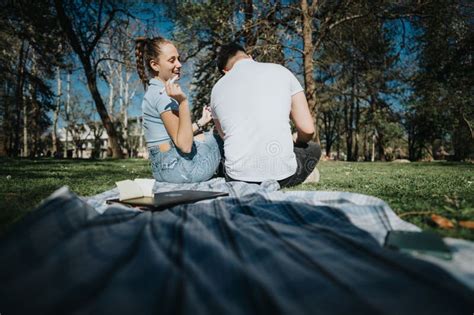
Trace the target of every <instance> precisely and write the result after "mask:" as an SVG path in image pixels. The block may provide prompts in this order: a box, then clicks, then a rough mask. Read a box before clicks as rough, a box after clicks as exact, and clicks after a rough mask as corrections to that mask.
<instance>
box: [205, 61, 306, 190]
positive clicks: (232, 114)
mask: <svg viewBox="0 0 474 315" xmlns="http://www.w3.org/2000/svg"><path fill="white" fill-rule="evenodd" d="M302 90H303V89H302V87H301V85H300V84H299V82H298V80H297V79H296V78H295V77H294V75H293V74H292V73H291V72H290V71H289V70H288V69H286V68H284V67H283V66H280V65H277V64H271V63H259V62H255V61H253V60H251V59H243V60H240V61H238V62H237V63H236V64H235V65H234V66H233V68H232V70H231V71H229V72H228V73H227V74H226V75H225V76H224V77H223V78H221V79H220V80H219V82H217V84H216V85H215V86H214V88H213V90H212V96H211V107H212V110H213V113H214V117H215V118H217V119H218V120H219V122H220V125H221V128H222V131H223V132H224V134H225V138H224V151H225V158H226V162H225V166H226V171H227V174H228V175H229V176H230V177H231V178H234V179H238V180H244V181H255V182H259V181H263V180H267V179H276V180H280V179H283V178H286V177H288V176H291V175H292V174H294V173H295V171H296V159H295V154H294V152H293V140H292V136H291V128H290V118H289V116H290V111H291V97H292V95H294V94H296V93H298V92H301V91H302Z"/></svg>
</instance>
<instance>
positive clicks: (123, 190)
mask: <svg viewBox="0 0 474 315" xmlns="http://www.w3.org/2000/svg"><path fill="white" fill-rule="evenodd" d="M154 183H155V180H154V179H135V180H134V181H132V180H124V181H120V182H117V183H116V184H117V187H118V189H119V193H120V197H119V198H116V199H109V200H107V203H108V204H113V203H121V204H125V205H129V206H133V207H138V208H141V209H144V210H151V211H159V210H164V209H167V208H170V207H173V206H177V205H180V204H186V203H193V202H197V201H201V200H206V199H213V198H217V197H222V196H228V195H229V194H228V193H225V192H218V191H201V190H176V191H166V192H160V193H153V186H154Z"/></svg>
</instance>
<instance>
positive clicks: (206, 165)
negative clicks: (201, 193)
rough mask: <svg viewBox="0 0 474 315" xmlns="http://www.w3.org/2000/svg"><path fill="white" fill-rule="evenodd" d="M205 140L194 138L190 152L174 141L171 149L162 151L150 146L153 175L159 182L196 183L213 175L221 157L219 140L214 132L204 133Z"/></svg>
mask: <svg viewBox="0 0 474 315" xmlns="http://www.w3.org/2000/svg"><path fill="white" fill-rule="evenodd" d="M204 137H205V139H204V141H199V140H196V139H194V142H193V146H192V149H191V152H190V153H183V152H181V151H180V150H179V149H178V148H176V147H175V145H174V144H173V142H172V141H170V143H171V149H170V150H169V151H167V152H160V150H159V149H158V148H157V147H152V148H149V149H148V151H149V153H150V154H149V156H150V161H151V170H152V173H153V177H154V178H155V179H156V180H157V181H159V182H169V183H196V182H203V181H206V180H208V179H210V178H211V177H212V175H214V172H215V171H216V169H217V167H218V166H219V162H220V159H221V154H220V151H219V147H218V144H217V140H216V138H215V136H214V134H213V133H212V132H206V133H204Z"/></svg>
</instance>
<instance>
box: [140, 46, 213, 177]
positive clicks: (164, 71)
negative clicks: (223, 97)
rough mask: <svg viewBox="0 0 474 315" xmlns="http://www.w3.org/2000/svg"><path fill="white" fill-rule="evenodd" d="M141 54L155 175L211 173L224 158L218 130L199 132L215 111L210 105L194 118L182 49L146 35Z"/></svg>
mask: <svg viewBox="0 0 474 315" xmlns="http://www.w3.org/2000/svg"><path fill="white" fill-rule="evenodd" d="M135 54H136V59H137V71H138V75H139V76H140V79H141V81H142V83H143V86H144V88H145V91H146V92H145V96H144V98H143V102H142V111H143V125H144V130H145V140H146V143H147V148H148V151H149V156H150V160H151V168H152V172H153V177H155V179H156V180H157V181H162V182H172V183H191V182H201V181H206V180H208V179H210V178H211V177H212V175H213V174H214V172H215V171H216V169H217V167H218V165H219V161H220V158H221V155H220V152H219V147H218V144H217V139H216V138H215V137H214V135H213V133H212V132H206V133H201V134H199V135H198V136H196V137H194V134H195V133H198V132H200V131H202V127H203V126H204V125H205V124H207V123H208V122H209V121H210V120H211V114H210V111H209V109H208V108H204V109H203V113H202V117H201V118H200V119H199V120H198V121H197V122H196V123H192V122H191V113H190V111H189V104H188V98H187V97H186V95H185V94H184V93H183V91H182V90H181V87H180V86H179V84H178V83H176V82H175V81H176V80H178V79H179V78H180V77H181V63H180V61H179V53H178V50H177V49H176V47H175V46H174V45H173V43H171V42H170V41H168V40H166V39H164V38H162V37H155V38H143V37H140V38H138V39H136V45H135ZM150 77H151V79H149V78H150Z"/></svg>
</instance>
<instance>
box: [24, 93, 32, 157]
mask: <svg viewBox="0 0 474 315" xmlns="http://www.w3.org/2000/svg"><path fill="white" fill-rule="evenodd" d="M27 86H29V84H28V85H27ZM29 89H30V90H31V87H29ZM22 156H23V157H28V102H27V101H26V100H23V152H22Z"/></svg>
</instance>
